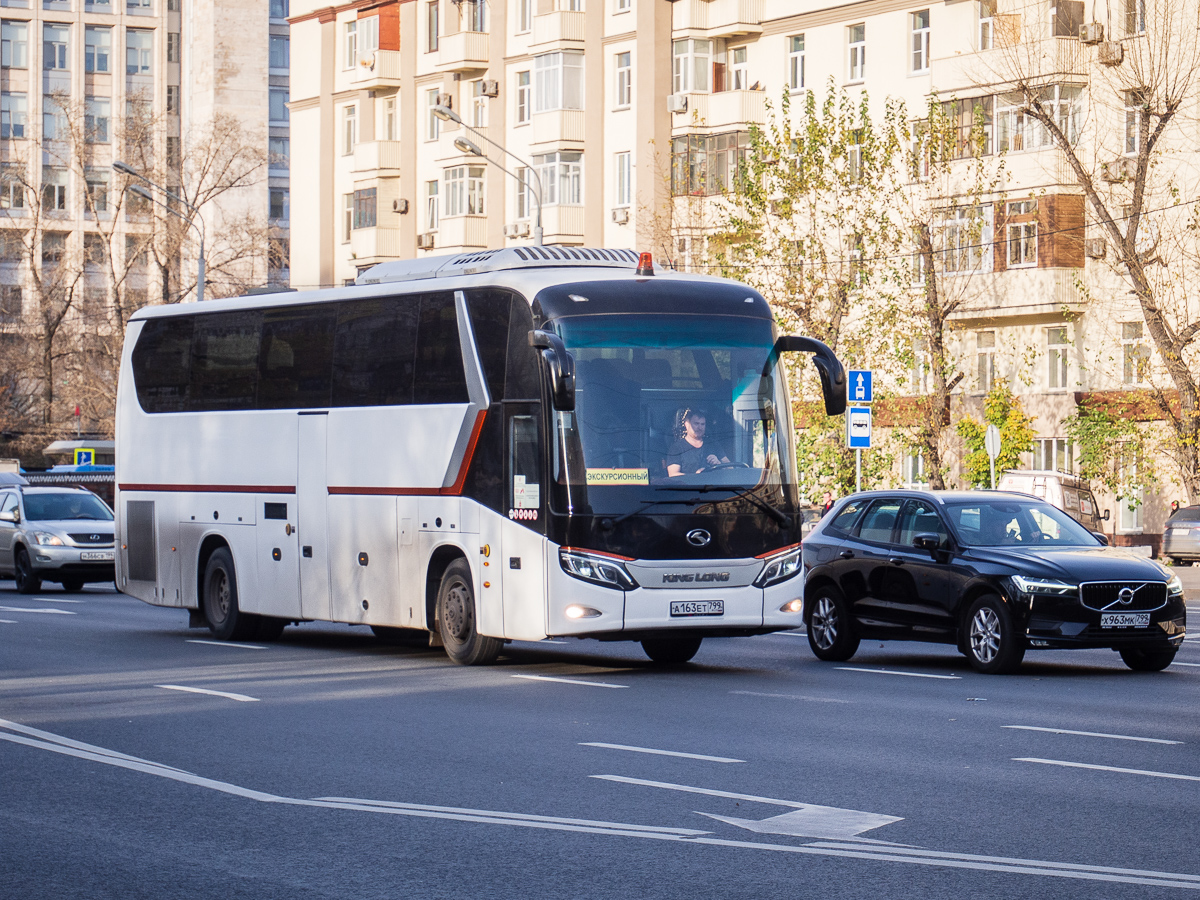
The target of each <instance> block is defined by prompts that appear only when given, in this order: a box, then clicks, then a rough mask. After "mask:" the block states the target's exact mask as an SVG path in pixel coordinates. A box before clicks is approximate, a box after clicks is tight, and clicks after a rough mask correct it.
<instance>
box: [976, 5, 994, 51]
mask: <svg viewBox="0 0 1200 900" xmlns="http://www.w3.org/2000/svg"><path fill="white" fill-rule="evenodd" d="M995 20H996V0H979V49H980V50H991V49H992V48H993V47H995V46H996V21H995Z"/></svg>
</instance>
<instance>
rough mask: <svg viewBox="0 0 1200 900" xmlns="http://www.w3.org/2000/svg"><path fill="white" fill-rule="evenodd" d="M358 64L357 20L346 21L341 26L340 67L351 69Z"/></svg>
mask: <svg viewBox="0 0 1200 900" xmlns="http://www.w3.org/2000/svg"><path fill="white" fill-rule="evenodd" d="M357 65H358V21H357V20H355V21H353V22H346V23H345V24H344V25H343V26H342V68H343V69H353V68H354V67H355V66H357Z"/></svg>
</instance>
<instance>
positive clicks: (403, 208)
mask: <svg viewBox="0 0 1200 900" xmlns="http://www.w3.org/2000/svg"><path fill="white" fill-rule="evenodd" d="M392 212H394V213H400V215H402V216H403V215H406V214H407V213H408V201H407V200H404V199H400V200H393V201H392Z"/></svg>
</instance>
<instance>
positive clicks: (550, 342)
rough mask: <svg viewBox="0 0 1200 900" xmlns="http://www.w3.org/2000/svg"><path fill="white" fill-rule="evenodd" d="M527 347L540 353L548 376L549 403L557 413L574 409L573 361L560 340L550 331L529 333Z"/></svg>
mask: <svg viewBox="0 0 1200 900" xmlns="http://www.w3.org/2000/svg"><path fill="white" fill-rule="evenodd" d="M529 346H530V347H536V348H537V349H539V350H541V352H542V359H544V360H545V361H546V371H547V372H548V373H549V374H550V403H551V405H553V407H554V408H555V409H556V410H558V411H559V412H571V411H573V410H574V409H575V359H574V357H572V356H571V354H570V353H568V352H567V348H566V345H565V344H563V342H562V338H560V337H559V336H558V335H557V334H555V333H554V332H552V331H541V330H534V331H531V332H529Z"/></svg>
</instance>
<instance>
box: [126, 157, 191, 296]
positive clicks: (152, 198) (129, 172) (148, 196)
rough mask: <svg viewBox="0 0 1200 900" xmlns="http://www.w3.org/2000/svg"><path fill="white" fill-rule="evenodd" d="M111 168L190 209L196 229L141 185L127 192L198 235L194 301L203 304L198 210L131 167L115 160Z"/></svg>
mask: <svg viewBox="0 0 1200 900" xmlns="http://www.w3.org/2000/svg"><path fill="white" fill-rule="evenodd" d="M113 168H114V169H116V170H117V171H118V172H120V173H121V174H122V175H130V176H132V177H134V178H137V179H139V180H141V181H144V182H145V183H146V184H148V185H150V187H152V188H154V189H156V190H159V191H162V193H164V194H166V195H167V197H168V198H169V199H171V200H174V201H175V202H176V203H179V204H181V205H182V206H186V207H187V208H188V209H190V210H191V211H192V215H194V216H195V217H196V218H197V219H199V220H200V225H199V227H197V226H196V223H195V222H194V221H193V220H192V219H191V218H189V217H188V216H185V215H184V214H183V213H181V212H180V211H179V210H177V209H175V208H174V207H171V206H168V205H167V204H165V203H163V202H162V201H161V200H159V199H158V198H157V197H155V196H154V195H153V194H151V193H150V192H149V191H148V190H146V189H145V188H144V187H142V186H141V185H138V184H135V185H132V186H130V188H129V190H131V191H132V192H133V193H135V194H137V195H138V196H139V197H144V198H145V199H147V200H149V201H150V202H151V203H154V204H157V205H158V206H161V207H162V208H163V209H165V210H166V211H167V212H169V213H170V214H171V215H173V216H176V217H177V218H180V219H182V220H183V221H184V222H185V223H187V224H188V225H189V226H191V227H192V228H195V229H196V230H197V231H198V232H199V233H200V258H199V260H197V262H196V300H197V302H200V303H203V302H204V232H205V227H204V216H202V215H200V210H198V209H196V207H194V206H193V205H192V204H190V203H188V202H187V201H186V200H184V199H183V198H182V197H180V196H179V195H178V194H175V193H173V192H172V191H169V190H167V189H166V188H165V187H163V186H162V185H161V184H158V183H157V182H154V181H151V180H150V179H149V178H147V177H146V176H145V175H143V174H142V173H141V172H139V171H138V170H137V169H135V168H133V167H132V166H130V165H126V164H125V163H123V162H121V161H120V160H116V161H115V162H114V163H113Z"/></svg>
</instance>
